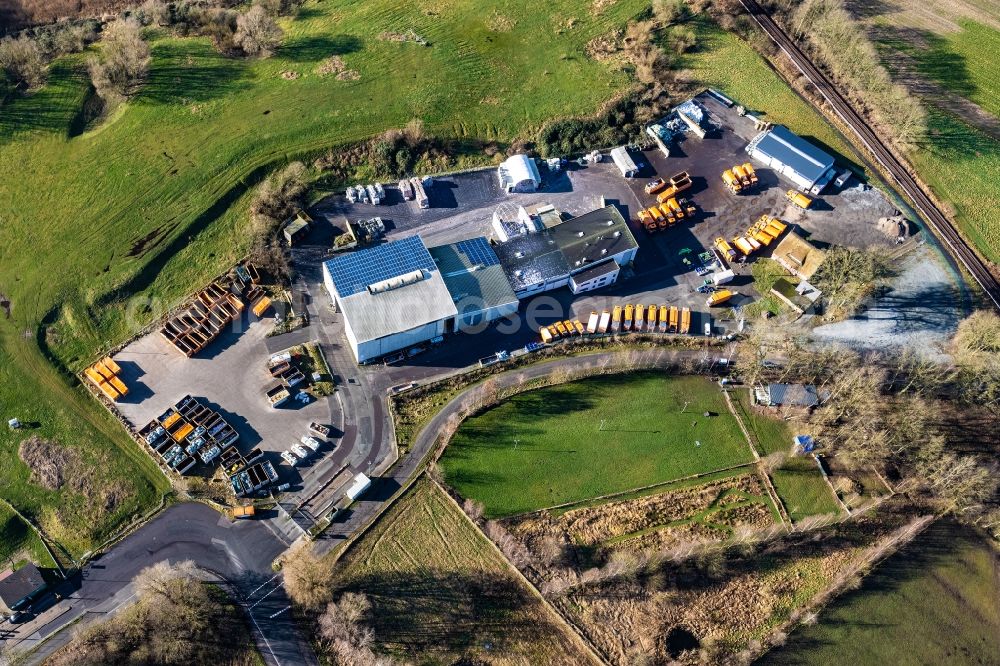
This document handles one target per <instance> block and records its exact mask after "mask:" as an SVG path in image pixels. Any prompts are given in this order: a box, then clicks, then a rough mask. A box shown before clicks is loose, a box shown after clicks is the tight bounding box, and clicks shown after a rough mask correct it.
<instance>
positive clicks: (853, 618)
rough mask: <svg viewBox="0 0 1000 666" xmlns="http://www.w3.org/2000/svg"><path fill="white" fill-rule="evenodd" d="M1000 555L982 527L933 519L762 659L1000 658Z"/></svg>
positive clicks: (908, 660) (985, 661)
mask: <svg viewBox="0 0 1000 666" xmlns="http://www.w3.org/2000/svg"><path fill="white" fill-rule="evenodd" d="M997 655H1000V557H998V555H997V552H996V549H995V548H994V547H992V546H991V545H990V544H989V543H987V542H985V541H983V540H982V539H981V538H978V537H977V536H976V535H974V534H970V533H969V532H967V531H965V530H963V529H961V528H959V527H957V526H955V525H951V524H947V523H944V524H939V525H934V526H932V527H931V528H930V529H929V530H928V531H927V532H925V533H924V534H921V535H920V536H918V537H917V539H916V541H915V542H913V543H912V544H910V545H909V546H907V547H906V548H905V549H904V550H903V551H901V552H900V553H899V554H897V555H895V556H893V557H892V558H890V559H889V560H887V561H886V562H885V563H884V564H882V565H881V566H879V567H878V568H876V569H875V571H874V572H873V573H872V574H870V575H869V576H868V577H867V578H866V579H865V581H864V583H863V585H862V587H861V588H860V589H859V590H857V591H855V592H850V593H848V594H846V595H845V596H843V597H841V598H840V599H838V600H837V601H835V602H834V603H833V604H832V605H831V606H830V607H829V608H827V609H826V610H825V611H823V612H822V613H821V614H820V616H819V622H818V623H817V624H815V625H813V626H808V627H802V628H799V629H797V630H796V631H795V632H794V633H792V634H791V636H790V637H789V640H788V643H787V644H786V645H785V646H784V647H782V648H779V649H778V650H776V651H774V652H772V653H770V654H768V655H766V656H765V657H764V658H763V659H762V660H760V661H759V662H757V663H761V664H787V665H789V666H790V665H793V664H795V665H808V664H817V665H819V664H857V665H858V666H867V665H869V664H871V665H872V666H875V665H876V664H890V663H891V664H996V663H997Z"/></svg>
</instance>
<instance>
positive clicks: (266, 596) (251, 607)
mask: <svg viewBox="0 0 1000 666" xmlns="http://www.w3.org/2000/svg"><path fill="white" fill-rule="evenodd" d="M281 585H282V584H281V583H278V584H277V585H275V586H274V587H273V588H271V591H270V592H268V593H267V594H265V595H264V596H262V597H261V598H260V599H258V600H257V601H255V602H253V605H251V606H248V608H249V609H250V610H253V609H254V608H256V607H257V604H259V603H260V602H262V601H264V599H267V598H268V597H269V596H271V595H272V594H274V593H275V592H277V591H278V589H280V588H281Z"/></svg>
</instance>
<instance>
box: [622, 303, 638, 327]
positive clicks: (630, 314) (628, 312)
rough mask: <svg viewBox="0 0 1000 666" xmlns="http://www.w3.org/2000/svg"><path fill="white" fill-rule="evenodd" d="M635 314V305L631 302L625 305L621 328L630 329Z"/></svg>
mask: <svg viewBox="0 0 1000 666" xmlns="http://www.w3.org/2000/svg"><path fill="white" fill-rule="evenodd" d="M634 316H635V306H634V305H631V304H626V305H625V315H624V319H622V330H623V331H631V330H632V320H633V318H634Z"/></svg>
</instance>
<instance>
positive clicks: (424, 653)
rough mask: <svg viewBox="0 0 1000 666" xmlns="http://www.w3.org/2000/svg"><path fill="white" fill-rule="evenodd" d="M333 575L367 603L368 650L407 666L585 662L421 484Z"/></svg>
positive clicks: (485, 544)
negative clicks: (370, 621) (372, 647)
mask: <svg viewBox="0 0 1000 666" xmlns="http://www.w3.org/2000/svg"><path fill="white" fill-rule="evenodd" d="M337 571H338V572H339V574H338V577H337V584H338V586H339V587H341V588H342V589H347V590H352V591H356V592H360V593H363V594H366V595H368V597H369V599H370V600H371V601H372V606H373V609H372V617H373V618H374V630H375V644H376V646H377V647H378V648H379V649H380V651H385V652H388V653H390V654H391V655H393V656H395V657H398V658H401V659H403V660H405V661H407V662H413V663H421V664H431V663H441V664H450V663H484V661H485V660H488V663H491V664H494V663H495V664H541V663H546V664H588V663H591V660H590V659H589V658H588V656H587V655H586V653H584V652H583V651H582V650H581V648H580V647H579V645H578V644H577V643H576V642H575V641H574V640H572V638H571V637H570V635H569V634H568V632H567V631H566V630H565V629H564V627H563V626H561V625H560V623H559V621H558V620H557V618H556V616H555V615H554V614H553V613H552V612H551V611H550V610H549V609H548V608H546V607H545V606H543V605H542V602H541V600H540V599H538V598H537V597H535V596H534V595H532V594H531V592H529V591H528V589H527V588H526V587H525V586H524V584H523V583H522V582H521V581H520V579H518V578H517V577H516V575H515V574H514V572H513V571H512V570H511V569H510V567H509V565H508V564H507V563H506V562H505V561H504V560H503V558H502V557H501V556H500V554H499V553H498V552H497V551H496V550H495V549H494V547H493V546H492V545H491V544H490V543H489V541H487V540H486V538H485V537H484V536H483V535H482V534H481V533H480V532H479V531H478V530H477V529H476V528H475V526H474V525H473V524H472V523H471V522H469V520H468V519H467V518H466V517H465V516H464V515H462V512H461V511H460V510H459V509H458V507H456V506H455V505H454V503H452V501H451V500H450V499H449V498H448V497H447V496H446V495H445V494H444V493H443V492H441V490H439V489H438V488H437V487H436V486H434V485H433V484H431V483H428V482H426V481H420V482H418V483H417V484H416V485H415V486H414V487H413V489H412V490H410V491H409V493H408V494H407V495H406V496H405V497H403V498H402V499H401V500H400V501H399V503H398V504H396V505H395V506H394V507H393V508H392V509H390V510H389V512H388V513H387V514H386V515H385V516H383V517H382V518H381V519H380V520H379V523H378V525H377V526H376V527H375V528H374V529H373V530H372V531H371V532H369V533H368V534H366V535H365V536H364V537H363V538H362V539H361V540H360V541H359V542H358V543H357V544H356V545H355V546H353V547H352V548H351V550H350V551H349V552H348V553H347V554H346V555H345V557H344V559H342V560H341V562H340V563H338V568H337Z"/></svg>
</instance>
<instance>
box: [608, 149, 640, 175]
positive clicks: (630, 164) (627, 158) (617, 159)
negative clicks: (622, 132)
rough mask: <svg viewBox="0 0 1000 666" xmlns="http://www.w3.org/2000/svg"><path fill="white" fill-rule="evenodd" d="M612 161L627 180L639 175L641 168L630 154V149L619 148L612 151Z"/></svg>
mask: <svg viewBox="0 0 1000 666" xmlns="http://www.w3.org/2000/svg"><path fill="white" fill-rule="evenodd" d="M611 161H612V162H614V163H615V166H616V167H618V170H619V171H621V172H622V175H623V176H625V177H626V178H635V177H636V176H638V175H639V167H638V166H637V165H636V163H635V160H633V159H632V156H631V155H629V154H628V149H627V148H625V146H618V147H617V148H615V149H613V150H612V151H611Z"/></svg>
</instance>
